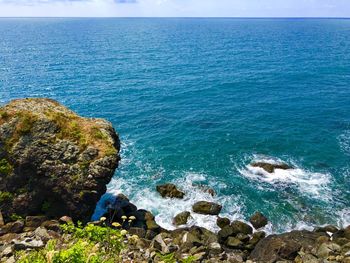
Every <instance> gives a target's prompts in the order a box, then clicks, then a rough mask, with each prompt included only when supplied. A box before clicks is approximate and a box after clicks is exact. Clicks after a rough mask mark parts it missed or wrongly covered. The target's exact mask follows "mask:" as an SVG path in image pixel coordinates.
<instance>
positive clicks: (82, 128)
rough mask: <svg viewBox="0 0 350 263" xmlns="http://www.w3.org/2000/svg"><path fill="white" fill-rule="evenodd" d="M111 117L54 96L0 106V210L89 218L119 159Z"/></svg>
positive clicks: (6, 212)
mask: <svg viewBox="0 0 350 263" xmlns="http://www.w3.org/2000/svg"><path fill="white" fill-rule="evenodd" d="M119 148H120V143H119V138H118V135H117V134H116V133H115V130H114V129H113V127H112V125H111V123H109V122H107V121H105V120H102V119H90V118H82V117H80V116H78V115H77V114H75V113H74V112H73V111H71V110H69V109H67V108H65V107H64V106H62V105H60V104H59V103H58V102H56V101H53V100H50V99H21V100H14V101H12V102H10V103H9V104H7V105H5V106H4V107H1V108H0V196H1V197H2V198H1V199H2V200H1V204H0V210H2V213H3V215H4V217H5V220H6V218H9V217H10V216H11V215H13V214H15V215H19V216H22V217H25V216H27V215H38V214H45V215H46V216H49V217H56V218H59V217H60V216H63V215H68V216H71V217H72V218H73V219H74V220H82V221H88V220H89V219H90V217H91V215H92V213H93V211H94V209H95V206H96V203H97V201H98V200H99V199H100V197H101V195H102V194H104V193H105V191H106V184H107V183H108V182H109V181H110V179H111V178H112V176H113V174H114V171H115V169H116V167H117V165H118V161H119V155H118V153H119Z"/></svg>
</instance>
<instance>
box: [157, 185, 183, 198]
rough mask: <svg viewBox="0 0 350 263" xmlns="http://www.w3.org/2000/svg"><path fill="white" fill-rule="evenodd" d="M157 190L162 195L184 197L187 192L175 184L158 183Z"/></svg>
mask: <svg viewBox="0 0 350 263" xmlns="http://www.w3.org/2000/svg"><path fill="white" fill-rule="evenodd" d="M157 191H158V193H160V195H161V196H162V197H169V198H178V199H182V198H184V196H185V193H184V192H181V191H180V190H178V189H177V187H176V185H174V184H163V185H157Z"/></svg>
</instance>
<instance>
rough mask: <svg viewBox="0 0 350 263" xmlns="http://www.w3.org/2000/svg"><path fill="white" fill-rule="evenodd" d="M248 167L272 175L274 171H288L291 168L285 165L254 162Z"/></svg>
mask: <svg viewBox="0 0 350 263" xmlns="http://www.w3.org/2000/svg"><path fill="white" fill-rule="evenodd" d="M250 166H252V167H259V168H262V169H264V170H265V171H266V172H268V173H273V172H274V171H275V170H276V169H281V170H288V169H292V168H293V167H292V166H290V165H288V164H286V163H268V162H254V163H251V164H250Z"/></svg>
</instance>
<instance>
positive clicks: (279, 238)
mask: <svg viewBox="0 0 350 263" xmlns="http://www.w3.org/2000/svg"><path fill="white" fill-rule="evenodd" d="M325 235H326V234H324V233H315V232H310V231H306V230H302V231H292V232H289V233H284V234H281V235H271V236H268V237H266V238H264V239H262V240H260V242H259V243H258V244H257V245H256V247H255V248H254V250H253V251H252V253H251V254H250V259H251V260H253V261H255V262H276V261H279V260H294V259H295V258H296V257H297V256H298V252H299V251H300V250H301V249H303V251H304V252H309V251H311V250H312V249H314V248H315V247H316V246H317V239H318V238H319V237H321V236H325Z"/></svg>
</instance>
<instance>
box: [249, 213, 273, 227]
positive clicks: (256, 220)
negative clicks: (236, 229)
mask: <svg viewBox="0 0 350 263" xmlns="http://www.w3.org/2000/svg"><path fill="white" fill-rule="evenodd" d="M249 222H250V223H251V224H252V225H253V227H254V228H255V229H259V228H261V227H264V226H266V225H267V223H268V219H267V218H266V217H265V216H264V215H263V214H262V213H260V212H255V213H254V214H253V215H252V216H251V217H250V218H249Z"/></svg>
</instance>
